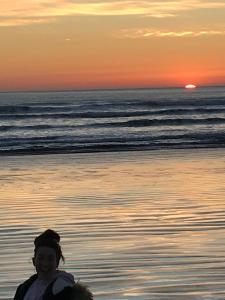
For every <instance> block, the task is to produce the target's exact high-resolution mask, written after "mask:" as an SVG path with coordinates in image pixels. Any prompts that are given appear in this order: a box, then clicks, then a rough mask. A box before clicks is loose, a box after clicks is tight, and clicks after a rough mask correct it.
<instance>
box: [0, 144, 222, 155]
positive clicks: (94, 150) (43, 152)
mask: <svg viewBox="0 0 225 300" xmlns="http://www.w3.org/2000/svg"><path fill="white" fill-rule="evenodd" d="M107 148H108V149H107ZM202 149H205V150H207V149H209V150H212V149H221V150H223V149H224V150H225V143H224V145H223V147H221V145H202V146H199V145H198V147H195V146H192V145H190V146H187V145H185V147H184V146H183V147H182V146H180V147H176V146H170V147H165V148H162V147H149V146H144V147H142V148H141V147H140V146H139V147H134V146H130V147H129V146H126V147H117V146H115V147H112V146H110V147H107V146H106V147H105V148H104V149H103V147H102V148H100V149H99V148H97V147H92V148H90V149H87V148H86V149H83V148H80V149H78V148H76V149H71V148H70V149H63V150H60V149H54V150H52V149H51V150H45V149H43V150H40V149H39V150H37V151H33V150H24V149H23V150H15V151H0V158H1V157H6V156H9V157H12V156H39V155H58V154H59V155H60V154H61V155H63V154H65V155H67V154H91V153H119V152H147V151H150V152H157V151H160V152H161V151H163V152H166V151H170V150H202Z"/></svg>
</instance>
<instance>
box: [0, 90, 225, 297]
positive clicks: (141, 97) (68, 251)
mask: <svg viewBox="0 0 225 300" xmlns="http://www.w3.org/2000/svg"><path fill="white" fill-rule="evenodd" d="M0 103H1V108H0V122H1V123H0V128H1V129H0V140H1V143H0V151H1V154H0V166H1V168H0V183H1V186H0V270H1V272H0V300H11V299H13V295H14V293H15V290H16V287H17V286H18V284H20V283H21V282H22V281H23V280H25V279H26V278H28V277H29V276H30V275H32V274H33V272H34V267H33V265H32V256H33V240H34V237H35V236H36V235H38V234H39V233H40V232H42V231H43V230H45V229H47V228H52V229H55V230H57V231H58V232H59V233H60V234H61V241H62V248H63V253H64V256H65V258H66V261H65V264H61V265H60V268H62V269H64V270H67V271H69V272H71V273H72V274H74V276H75V278H76V279H79V280H80V281H81V282H83V283H85V284H87V285H88V286H89V287H90V289H91V290H92V291H93V293H94V296H95V297H94V299H99V300H109V299H110V300H179V299H182V300H214V299H215V300H222V299H224V297H225V251H224V249H225V149H224V138H223V136H224V131H225V126H224V123H223V122H224V120H225V118H224V110H225V88H223V87H220V88H198V89H196V90H191V91H189V90H183V89H161V90H160V89H152V90H129V91H128V90H127V91H88V92H87V91H81V92H56V93H55V92H48V93H47V92H46V93H42V92H41V93H1V94H0ZM131 150H132V151H131ZM34 154H39V155H34Z"/></svg>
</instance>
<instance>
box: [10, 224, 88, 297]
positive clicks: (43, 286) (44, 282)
mask: <svg viewBox="0 0 225 300" xmlns="http://www.w3.org/2000/svg"><path fill="white" fill-rule="evenodd" d="M59 242H60V236H59V234H58V233H57V232H55V231H53V230H51V229H48V230H46V231H45V232H43V233H42V234H40V235H39V236H37V237H36V238H35V240H34V246H35V247H34V257H33V264H34V266H35V268H36V274H34V275H32V276H31V277H30V278H29V279H27V280H26V281H25V282H24V283H22V284H21V285H19V287H18V288H17V290H16V294H15V296H14V300H67V299H68V300H70V299H71V300H76V299H78V298H75V297H76V295H79V291H80V293H81V294H82V293H83V294H82V295H84V294H85V293H84V290H86V292H87V295H88V293H90V292H89V291H88V290H87V289H86V288H84V287H83V286H81V285H78V284H75V281H74V277H73V275H72V274H70V273H67V272H63V271H59V270H58V265H59V262H60V260H61V259H62V260H63V261H64V257H63V254H62V249H61V246H60V244H59ZM90 295H91V293H90ZM83 299H84V300H92V298H90V297H89V298H88V297H86V298H85V297H83V298H81V300H83ZM79 300H80V299H79Z"/></svg>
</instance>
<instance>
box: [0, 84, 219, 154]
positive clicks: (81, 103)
mask: <svg viewBox="0 0 225 300" xmlns="http://www.w3.org/2000/svg"><path fill="white" fill-rule="evenodd" d="M224 141H225V88H224V87H217V88H213V87H211V88H206V87H205V88H198V89H195V90H191V91H190V90H185V89H145V90H113V91H80V92H45V93H44V92H42V93H40V92H39V93H0V154H1V153H2V154H19V153H32V154H35V153H68V152H93V151H95V152H99V151H122V150H123V151H127V150H143V149H169V148H184V149H185V148H202V147H204V148H208V147H220V148H221V147H224V145H225V144H224Z"/></svg>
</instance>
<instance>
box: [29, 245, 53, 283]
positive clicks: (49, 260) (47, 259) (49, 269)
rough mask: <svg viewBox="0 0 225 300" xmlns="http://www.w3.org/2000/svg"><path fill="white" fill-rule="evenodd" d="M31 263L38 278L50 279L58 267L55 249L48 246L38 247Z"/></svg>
mask: <svg viewBox="0 0 225 300" xmlns="http://www.w3.org/2000/svg"><path fill="white" fill-rule="evenodd" d="M33 263H34V266H35V268H36V271H37V274H38V276H39V277H40V278H43V279H51V278H52V277H53V276H54V275H55V272H56V269H57V267H58V265H57V259H56V253H55V250H54V249H52V248H50V247H40V248H38V250H37V252H36V255H35V257H34V259H33Z"/></svg>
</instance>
